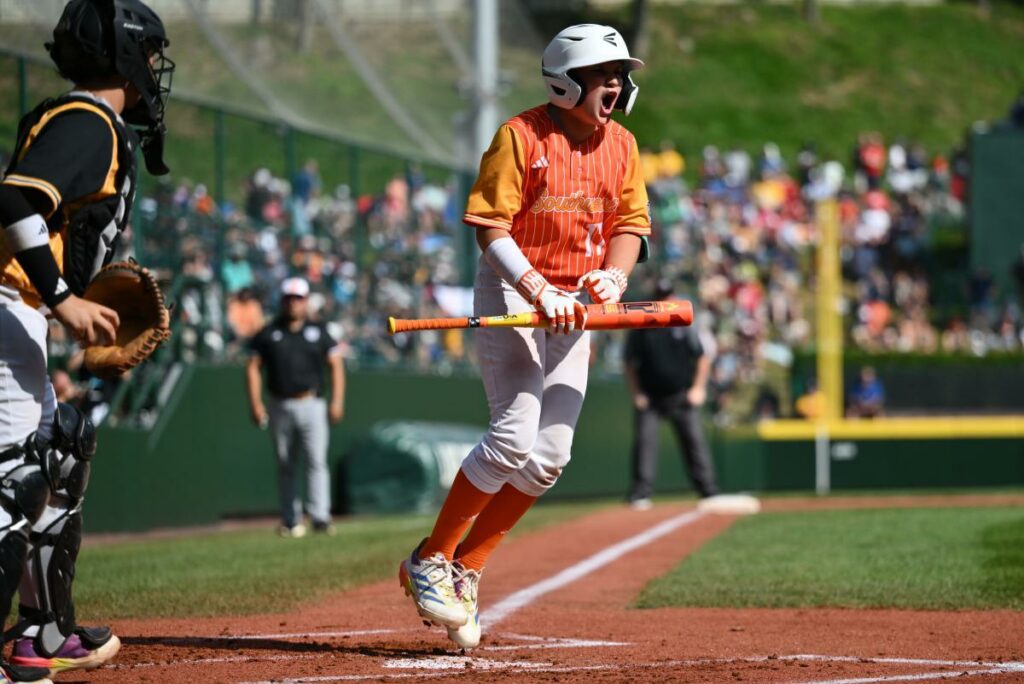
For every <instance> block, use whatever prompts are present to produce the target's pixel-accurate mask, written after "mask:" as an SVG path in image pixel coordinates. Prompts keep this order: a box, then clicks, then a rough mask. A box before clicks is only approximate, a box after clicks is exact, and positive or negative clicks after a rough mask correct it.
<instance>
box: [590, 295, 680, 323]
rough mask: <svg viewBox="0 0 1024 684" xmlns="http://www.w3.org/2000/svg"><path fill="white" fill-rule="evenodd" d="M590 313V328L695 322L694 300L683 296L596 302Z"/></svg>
mask: <svg viewBox="0 0 1024 684" xmlns="http://www.w3.org/2000/svg"><path fill="white" fill-rule="evenodd" d="M587 313H588V314H589V315H588V318H587V330H619V329H623V328H672V327H678V326H684V325H691V324H692V323H693V304H691V303H690V302H688V301H685V300H682V299H667V300H664V301H660V302H622V303H620V304H592V305H590V306H588V307H587Z"/></svg>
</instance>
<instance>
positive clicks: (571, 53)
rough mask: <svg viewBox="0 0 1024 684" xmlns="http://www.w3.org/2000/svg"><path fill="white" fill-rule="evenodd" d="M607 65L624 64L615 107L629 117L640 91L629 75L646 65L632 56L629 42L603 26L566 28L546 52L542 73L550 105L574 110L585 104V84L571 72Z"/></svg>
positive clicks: (542, 61)
mask: <svg viewBox="0 0 1024 684" xmlns="http://www.w3.org/2000/svg"><path fill="white" fill-rule="evenodd" d="M604 62H624V63H625V64H624V67H625V69H624V73H623V79H622V80H623V83H622V92H621V93H620V94H619V98H618V100H616V102H615V108H616V109H621V110H622V111H623V112H625V113H626V114H627V115H628V114H629V112H630V111H631V110H632V109H633V103H634V102H635V101H636V95H637V93H638V92H639V91H640V89H639V88H638V87H637V85H636V84H635V83H633V77H632V76H630V75H629V72H630V71H632V70H634V69H641V68H643V66H644V63H643V62H642V61H640V60H639V59H635V58H633V57H630V56H629V49H628V48H627V47H626V41H625V40H623V39H622V36H621V35H620V34H619V32H618V31H616V30H615V29H613V28H612V27H611V26H602V25H600V24H578V25H576V26H570V27H569V28H567V29H563V30H562V31H561V32H560V33H559V34H558V35H557V36H555V37H554V38H553V39H552V40H551V42H550V43H548V46H547V47H546V48H545V49H544V57H543V58H542V59H541V73H542V74H543V75H544V82H545V83H546V84H547V91H548V99H549V100H550V101H551V104H553V105H555V106H557V107H561V108H562V109H572V108H573V107H576V106H577V105H579V104H580V103H581V102H583V98H584V97H586V93H585V92H584V88H583V83H582V82H581V81H579V80H578V79H576V78H574V76H573V74H571V73H569V72H571V71H572V70H573V69H578V68H580V67H585V66H592V65H594V64H603V63H604Z"/></svg>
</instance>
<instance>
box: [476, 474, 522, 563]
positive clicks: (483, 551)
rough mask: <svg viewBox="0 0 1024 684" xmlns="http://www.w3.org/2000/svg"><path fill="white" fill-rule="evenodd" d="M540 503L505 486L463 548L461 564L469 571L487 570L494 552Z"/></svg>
mask: <svg viewBox="0 0 1024 684" xmlns="http://www.w3.org/2000/svg"><path fill="white" fill-rule="evenodd" d="M536 500H537V497H536V496H527V495H526V494H523V493H522V492H521V491H519V490H518V489H516V488H515V487H513V486H512V485H510V484H507V485H505V486H504V487H502V488H501V491H499V492H498V493H497V494H495V495H494V498H493V499H491V502H490V503H489V504H487V507H486V508H484V510H483V512H481V513H480V517H479V518H477V519H476V523H474V524H473V527H472V529H470V531H469V534H468V535H466V539H465V540H463V542H462V544H460V545H459V562H460V563H462V564H463V565H464V566H466V567H467V568H472V569H473V570H476V571H480V570H483V569H484V565H486V564H487V558H488V557H489V556H490V555H491V552H492V551H494V549H495V547H497V546H498V544H499V543H500V542H501V540H502V538H504V536H505V534H506V533H507V532H508V531H509V530H511V529H512V528H513V527H515V524H516V523H517V522H519V519H520V518H522V517H523V514H524V513H526V511H528V510H530V506H532V505H533V502H534V501H536Z"/></svg>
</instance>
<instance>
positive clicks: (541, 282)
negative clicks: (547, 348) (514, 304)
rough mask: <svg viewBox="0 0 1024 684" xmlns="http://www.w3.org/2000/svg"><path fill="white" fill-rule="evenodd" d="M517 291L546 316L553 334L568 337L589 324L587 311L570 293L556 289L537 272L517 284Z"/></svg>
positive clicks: (528, 274)
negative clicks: (562, 334) (561, 334)
mask: <svg viewBox="0 0 1024 684" xmlns="http://www.w3.org/2000/svg"><path fill="white" fill-rule="evenodd" d="M516 290H518V291H519V294H521V295H523V297H524V298H525V299H526V301H528V302H530V303H531V304H532V305H533V307H534V308H535V309H536V310H537V311H539V312H540V313H542V314H544V316H545V318H547V319H548V325H549V329H550V331H551V332H553V333H564V334H566V335H568V334H569V333H571V332H572V331H573V330H575V329H577V328H579V329H580V330H582V329H583V328H584V326H586V324H587V310H586V308H585V307H584V306H583V305H582V304H580V303H579V302H578V301H576V298H575V297H574V296H573V295H571V294H569V293H568V292H563V291H562V290H559V289H558V288H556V287H554V286H552V285H551V283H549V282H548V281H547V279H546V278H545V277H544V276H542V275H541V274H540V273H538V272H537V271H536V270H531V271H529V272H528V273H526V274H525V275H523V277H522V278H520V279H519V282H517V283H516Z"/></svg>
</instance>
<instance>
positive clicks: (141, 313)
mask: <svg viewBox="0 0 1024 684" xmlns="http://www.w3.org/2000/svg"><path fill="white" fill-rule="evenodd" d="M83 298H84V299H88V300H89V301H92V302H96V303H97V304H102V305H103V306H105V307H107V308H110V309H113V310H114V311H116V312H117V315H118V317H119V318H120V321H121V323H120V325H119V326H118V328H117V339H116V340H115V341H114V344H112V345H109V346H94V347H88V348H87V349H86V350H85V367H86V368H88V369H89V371H90V372H91V373H93V374H94V375H97V376H99V377H101V378H115V377H117V376H119V375H121V374H122V373H124V372H125V371H127V370H129V369H131V368H134V367H135V366H137V365H139V364H140V363H142V362H143V361H145V360H146V359H148V358H149V357H150V355H151V354H153V352H155V351H156V349H157V347H159V346H160V343H161V342H163V341H164V340H166V339H167V338H168V337H170V336H171V329H170V321H171V316H170V312H169V311H168V309H167V307H166V306H165V305H164V293H163V292H161V291H160V286H159V285H158V284H157V282H156V279H155V278H154V277H153V274H151V273H150V272H149V271H148V270H146V269H145V268H143V267H142V266H140V265H139V264H137V263H135V262H134V261H118V262H116V263H113V264H110V265H108V266H105V267H104V268H102V269H101V270H100V272H99V273H97V274H96V277H95V278H93V279H92V282H90V283H89V286H88V287H86V288H85V294H84V295H83Z"/></svg>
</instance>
